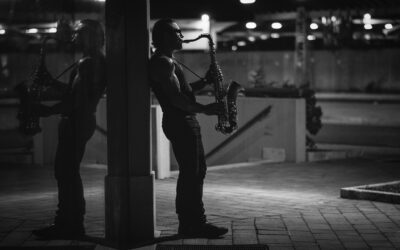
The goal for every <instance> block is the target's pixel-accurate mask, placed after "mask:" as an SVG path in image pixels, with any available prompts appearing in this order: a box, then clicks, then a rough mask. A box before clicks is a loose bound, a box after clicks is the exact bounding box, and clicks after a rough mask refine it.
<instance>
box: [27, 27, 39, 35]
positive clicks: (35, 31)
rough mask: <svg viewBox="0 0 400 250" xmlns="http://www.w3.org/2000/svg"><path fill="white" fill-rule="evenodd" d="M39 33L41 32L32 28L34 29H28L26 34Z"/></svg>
mask: <svg viewBox="0 0 400 250" xmlns="http://www.w3.org/2000/svg"><path fill="white" fill-rule="evenodd" d="M38 31H39V30H38V29H36V28H32V29H27V30H26V31H25V32H26V33H28V34H35V33H38Z"/></svg>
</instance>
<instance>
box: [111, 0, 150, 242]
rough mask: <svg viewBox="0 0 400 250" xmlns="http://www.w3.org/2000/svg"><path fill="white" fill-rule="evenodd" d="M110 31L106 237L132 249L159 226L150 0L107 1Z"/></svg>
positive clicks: (148, 238) (145, 239) (147, 238)
mask: <svg viewBox="0 0 400 250" xmlns="http://www.w3.org/2000/svg"><path fill="white" fill-rule="evenodd" d="M106 34H107V39H106V57H107V84H108V85H107V128H108V145H107V147H108V175H107V176H106V185H105V206H106V211H105V212H106V213H105V216H106V218H105V221H106V240H108V241H110V242H111V243H112V245H114V246H116V247H118V248H127V247H130V246H134V245H136V244H137V243H139V242H143V241H147V240H150V239H153V238H154V227H155V226H154V225H155V208H154V207H155V204H154V203H155V202H154V176H153V173H152V171H151V158H150V89H149V85H148V83H147V74H148V69H147V62H148V59H149V0H138V1H134V2H132V1H128V0H107V1H106Z"/></svg>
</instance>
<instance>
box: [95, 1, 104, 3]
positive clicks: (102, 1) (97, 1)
mask: <svg viewBox="0 0 400 250" xmlns="http://www.w3.org/2000/svg"><path fill="white" fill-rule="evenodd" d="M95 1H96V2H102V3H103V2H105V1H106V0H95Z"/></svg>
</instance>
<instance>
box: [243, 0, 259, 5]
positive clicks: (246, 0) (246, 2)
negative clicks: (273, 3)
mask: <svg viewBox="0 0 400 250" xmlns="http://www.w3.org/2000/svg"><path fill="white" fill-rule="evenodd" d="M255 2H256V0H240V3H242V4H252V3H255Z"/></svg>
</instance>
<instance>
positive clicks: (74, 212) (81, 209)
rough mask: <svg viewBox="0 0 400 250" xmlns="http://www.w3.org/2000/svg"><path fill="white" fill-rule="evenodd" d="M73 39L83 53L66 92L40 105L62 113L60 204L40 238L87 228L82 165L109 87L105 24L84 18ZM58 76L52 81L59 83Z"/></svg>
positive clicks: (78, 233)
mask: <svg viewBox="0 0 400 250" xmlns="http://www.w3.org/2000/svg"><path fill="white" fill-rule="evenodd" d="M72 42H73V43H74V45H75V46H76V47H77V49H79V51H80V52H82V54H83V55H82V58H81V59H80V60H79V62H78V63H77V64H76V66H75V67H74V68H73V69H72V72H71V75H70V82H69V84H66V85H65V86H66V89H67V91H66V93H65V95H64V98H63V99H62V100H61V101H60V102H58V103H56V104H55V105H53V106H45V105H43V104H41V105H39V106H38V107H36V110H37V111H36V112H37V113H38V114H39V115H40V116H43V117H47V116H50V115H55V114H60V115H61V120H60V123H59V127H58V145H57V152H56V158H55V178H56V180H57V186H58V210H57V211H56V216H55V219H54V224H53V225H50V226H48V227H45V228H43V229H38V230H34V231H33V233H34V234H35V235H36V236H38V237H40V238H48V239H59V238H62V239H75V238H80V237H82V236H83V235H84V233H85V230H84V214H85V199H84V194H83V185H82V180H81V176H80V173H79V168H80V163H81V161H82V157H83V154H84V152H85V146H86V143H87V141H88V140H89V139H90V138H91V137H92V135H93V133H94V131H95V128H96V117H95V112H96V106H97V104H98V102H99V100H100V98H101V96H102V95H103V93H104V91H105V87H106V82H105V79H106V77H105V71H106V70H105V69H106V68H105V57H104V55H103V53H102V47H103V45H104V31H103V29H102V26H101V24H100V23H99V22H97V21H94V20H88V19H87V20H82V21H80V22H79V23H78V25H77V26H76V27H75V31H74V37H73V39H72ZM54 82H55V84H52V85H53V87H55V86H59V85H60V82H58V81H54Z"/></svg>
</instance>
